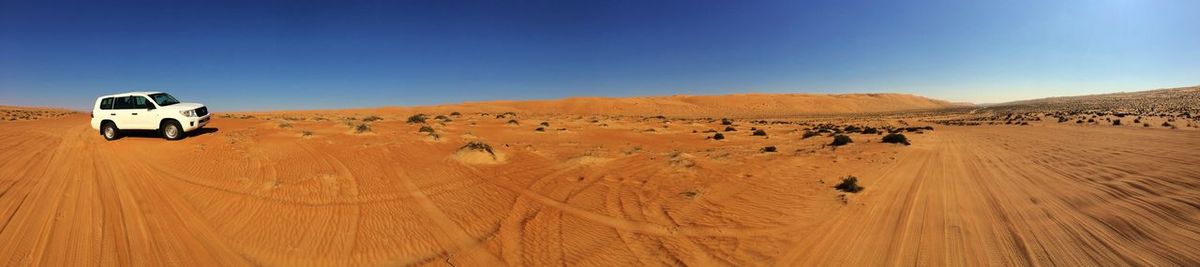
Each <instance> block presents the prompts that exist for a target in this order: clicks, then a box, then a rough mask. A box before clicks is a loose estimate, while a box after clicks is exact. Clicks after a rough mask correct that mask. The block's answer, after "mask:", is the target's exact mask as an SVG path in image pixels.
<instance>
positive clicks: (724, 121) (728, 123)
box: [721, 118, 733, 125]
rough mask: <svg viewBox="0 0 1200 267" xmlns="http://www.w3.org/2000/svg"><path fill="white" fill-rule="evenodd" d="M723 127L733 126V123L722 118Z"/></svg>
mask: <svg viewBox="0 0 1200 267" xmlns="http://www.w3.org/2000/svg"><path fill="white" fill-rule="evenodd" d="M721 125H733V121H732V120H729V118H721Z"/></svg>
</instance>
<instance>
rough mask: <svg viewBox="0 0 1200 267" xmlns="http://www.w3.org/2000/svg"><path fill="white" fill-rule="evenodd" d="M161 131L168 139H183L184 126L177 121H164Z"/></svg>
mask: <svg viewBox="0 0 1200 267" xmlns="http://www.w3.org/2000/svg"><path fill="white" fill-rule="evenodd" d="M161 131H162V134H163V137H164V138H167V140H179V139H183V126H180V125H179V122H177V121H167V122H164V123H163V125H162V129H161Z"/></svg>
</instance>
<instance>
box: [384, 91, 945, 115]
mask: <svg viewBox="0 0 1200 267" xmlns="http://www.w3.org/2000/svg"><path fill="white" fill-rule="evenodd" d="M958 106H962V104H955V103H951V102H948V101H943V100H937V99H931V98H926V97H921V96H915V95H909V94H732V95H714V96H691V95H672V96H650V97H621V98H609V97H572V98H565V99H555V100H524V101H513V100H500V101H486V102H465V103H461V104H450V105H442V106H430V107H414V108H412V109H414V110H415V111H424V110H439V111H440V110H443V109H457V110H462V111H516V112H525V113H566V114H581V115H589V114H608V115H647V114H655V115H664V116H710V117H722V116H732V117H740V116H774V115H817V114H844V113H873V112H893V111H908V110H926V109H939V108H947V107H958ZM395 108H397V109H404V108H401V107H395Z"/></svg>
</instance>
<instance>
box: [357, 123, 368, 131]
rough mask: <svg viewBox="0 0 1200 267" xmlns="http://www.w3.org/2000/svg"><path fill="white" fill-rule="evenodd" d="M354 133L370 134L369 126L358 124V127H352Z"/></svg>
mask: <svg viewBox="0 0 1200 267" xmlns="http://www.w3.org/2000/svg"><path fill="white" fill-rule="evenodd" d="M354 132H355V133H367V132H371V125H368V124H366V123H360V124H358V126H354Z"/></svg>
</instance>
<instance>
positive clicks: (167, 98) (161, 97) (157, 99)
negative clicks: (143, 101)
mask: <svg viewBox="0 0 1200 267" xmlns="http://www.w3.org/2000/svg"><path fill="white" fill-rule="evenodd" d="M150 98H151V99H154V103H158V105H159V106H163V107H165V106H170V105H174V104H179V100H176V99H175V97H172V96H171V95H168V94H166V93H158V94H151V95H150Z"/></svg>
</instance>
